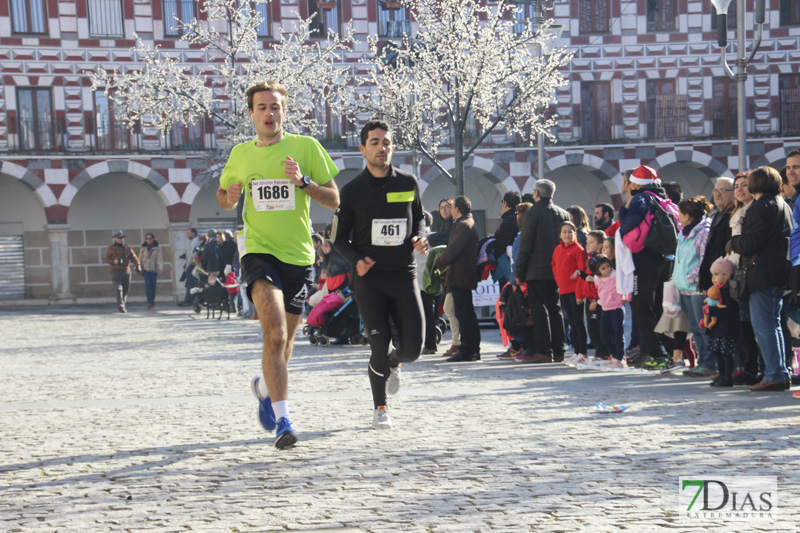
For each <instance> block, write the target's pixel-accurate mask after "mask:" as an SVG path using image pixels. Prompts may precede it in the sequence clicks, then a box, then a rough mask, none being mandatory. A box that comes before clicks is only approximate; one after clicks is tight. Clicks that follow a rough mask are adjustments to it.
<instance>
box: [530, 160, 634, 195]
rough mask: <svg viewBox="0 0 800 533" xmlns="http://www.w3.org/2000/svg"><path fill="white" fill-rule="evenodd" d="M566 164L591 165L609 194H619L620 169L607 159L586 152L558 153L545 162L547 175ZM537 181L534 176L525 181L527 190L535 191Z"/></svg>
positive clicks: (593, 172) (594, 173)
mask: <svg viewBox="0 0 800 533" xmlns="http://www.w3.org/2000/svg"><path fill="white" fill-rule="evenodd" d="M565 166H585V167H590V168H591V169H593V170H591V173H592V174H593V175H594V176H595V177H596V178H597V179H598V180H600V182H601V183H602V184H603V186H604V187H605V188H606V190H607V191H608V194H609V196H611V198H614V196H619V194H620V185H621V183H618V180H617V181H615V178H617V177H618V176H619V173H620V171H619V169H617V168H616V167H614V166H613V165H611V163H609V162H608V161H606V160H605V159H603V158H601V157H598V156H596V155H592V154H587V153H584V152H579V153H574V154H562V155H557V156H555V157H553V158H551V159H548V160H547V161H546V162H545V165H544V168H545V176H546V175H547V173H549V172H552V171H554V170H557V169H558V168H561V167H565ZM535 182H536V180H535V179H534V178H530V179H529V180H528V181H527V182H526V183H525V187H524V188H525V192H533V184H534V183H535Z"/></svg>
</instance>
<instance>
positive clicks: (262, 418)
mask: <svg viewBox="0 0 800 533" xmlns="http://www.w3.org/2000/svg"><path fill="white" fill-rule="evenodd" d="M260 379H261V376H256V377H254V378H253V381H251V382H250V386H251V387H252V389H253V395H254V396H255V397H256V398H258V423H259V424H261V427H262V428H264V429H265V430H267V431H270V432H272V431H273V430H274V429H275V411H273V410H272V402H271V401H270V399H269V396H267V397H266V398H262V397H261V396H259V394H258V382H259V380H260Z"/></svg>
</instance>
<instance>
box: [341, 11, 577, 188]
mask: <svg viewBox="0 0 800 533" xmlns="http://www.w3.org/2000/svg"><path fill="white" fill-rule="evenodd" d="M401 2H402V4H403V5H404V6H405V7H406V8H407V9H408V11H409V12H410V13H411V16H412V20H414V21H416V22H417V23H418V25H419V29H418V31H417V32H416V34H415V35H413V38H412V37H411V36H408V35H406V36H405V37H404V38H403V39H402V42H401V44H400V45H399V46H397V47H391V46H389V47H387V46H386V45H385V44H383V45H381V42H380V41H379V40H378V39H375V38H370V39H369V44H370V48H371V50H372V52H373V54H374V56H375V58H374V61H372V62H371V64H370V73H369V76H368V79H366V80H364V85H363V86H362V88H361V89H360V91H359V94H360V96H359V98H358V100H357V104H358V107H359V110H360V112H361V113H363V114H370V115H372V116H375V117H380V118H382V119H384V120H387V121H388V122H390V123H391V124H392V125H393V126H394V127H395V128H396V129H397V133H396V136H397V138H398V141H399V142H400V144H401V145H404V146H406V147H408V148H416V149H417V150H419V151H420V152H422V154H424V155H425V156H426V157H427V158H428V159H429V160H430V161H431V162H432V163H433V164H434V165H435V166H436V167H437V168H438V169H439V170H440V171H441V172H442V173H444V174H445V175H447V176H448V177H449V178H450V179H451V181H453V183H454V184H455V185H456V192H457V194H464V162H465V160H466V159H467V158H468V157H469V156H470V155H471V154H472V153H473V152H474V151H475V150H476V149H477V148H478V147H479V146H481V144H482V143H484V141H485V140H486V139H487V137H489V135H491V134H492V132H494V131H496V130H497V129H498V128H500V127H502V128H505V131H506V132H507V133H508V134H512V135H514V134H518V135H520V136H522V138H523V139H525V140H526V141H528V142H531V143H533V141H534V140H535V139H536V135H537V134H539V133H544V134H545V135H547V136H548V138H550V139H552V138H553V136H552V135H551V133H550V131H549V130H550V128H551V127H553V126H554V124H555V117H554V116H552V115H551V116H546V115H545V110H546V109H547V107H548V105H549V104H550V103H551V102H553V101H554V93H555V90H556V88H558V87H560V86H562V85H565V84H566V83H567V81H566V80H565V79H564V77H563V76H562V74H561V73H560V72H559V69H560V67H562V66H563V65H565V64H566V63H567V62H568V61H570V59H571V55H570V54H567V53H566V52H565V51H564V50H563V49H555V50H553V51H552V52H550V53H547V54H542V53H540V51H541V50H543V49H546V47H547V45H548V44H552V42H549V41H550V40H551V39H552V37H550V36H549V33H548V32H547V28H548V27H549V25H550V23H549V22H548V21H547V20H546V19H543V20H542V21H541V23H540V24H539V25H538V27H537V28H533V29H532V28H531V25H530V24H525V23H521V21H519V20H516V19H515V12H516V10H517V9H518V6H517V3H516V2H512V1H509V0H497V2H486V1H482V0H401ZM469 124H477V125H478V126H477V128H476V130H477V131H476V132H469V133H471V134H472V135H469V136H468V135H467V133H468V131H467V128H468V125H469ZM470 137H471V138H470ZM465 140H466V141H468V143H467V144H466V145H465ZM450 144H452V145H453V146H454V156H455V167H454V172H453V173H452V174H451V173H450V172H449V171H448V170H447V169H445V167H444V166H443V165H442V161H441V158H440V149H439V148H440V146H441V145H450Z"/></svg>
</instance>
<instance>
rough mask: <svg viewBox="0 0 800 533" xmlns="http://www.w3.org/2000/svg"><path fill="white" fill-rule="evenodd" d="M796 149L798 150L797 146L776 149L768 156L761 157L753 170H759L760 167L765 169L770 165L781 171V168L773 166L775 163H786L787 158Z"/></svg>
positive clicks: (767, 154)
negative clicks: (765, 166)
mask: <svg viewBox="0 0 800 533" xmlns="http://www.w3.org/2000/svg"><path fill="white" fill-rule="evenodd" d="M795 148H797V146H791V147H787V146H782V147H780V148H775V149H774V150H770V151H769V152H767V153H766V154H764V155H762V156H761V157H759V158H758V160H757V161H756V162H755V163H753V168H758V167H763V166H764V165H769V166H771V167H773V168H775V169H776V170H780V168H777V167H775V166H774V165H773V163H776V162H779V161H783V162H785V161H786V156H787V155H789V152H791V151H792V150H794V149H795Z"/></svg>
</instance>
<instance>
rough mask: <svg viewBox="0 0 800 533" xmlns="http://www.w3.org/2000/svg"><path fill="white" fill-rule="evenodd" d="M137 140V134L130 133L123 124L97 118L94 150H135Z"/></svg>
mask: <svg viewBox="0 0 800 533" xmlns="http://www.w3.org/2000/svg"><path fill="white" fill-rule="evenodd" d="M138 140H139V136H138V135H136V134H133V133H131V131H130V130H129V129H128V127H127V126H126V125H125V124H122V123H119V122H116V121H111V120H109V119H107V118H106V119H98V120H97V135H95V145H94V149H95V150H98V151H101V152H110V151H130V150H137V149H138V148H139V143H138Z"/></svg>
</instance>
